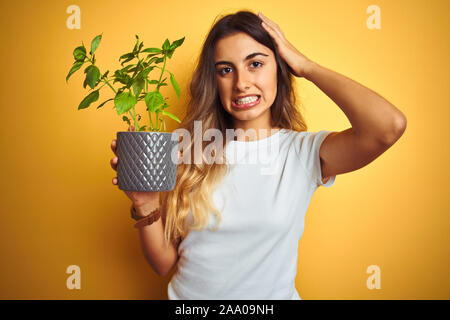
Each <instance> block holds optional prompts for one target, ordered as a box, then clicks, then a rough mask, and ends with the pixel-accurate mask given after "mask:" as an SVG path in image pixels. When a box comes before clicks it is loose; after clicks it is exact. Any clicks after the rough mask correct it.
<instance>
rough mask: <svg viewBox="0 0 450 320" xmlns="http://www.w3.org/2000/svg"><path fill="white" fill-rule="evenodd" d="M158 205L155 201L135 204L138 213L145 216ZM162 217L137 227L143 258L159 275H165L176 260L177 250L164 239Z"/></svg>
mask: <svg viewBox="0 0 450 320" xmlns="http://www.w3.org/2000/svg"><path fill="white" fill-rule="evenodd" d="M156 207H158V204H156V203H148V204H143V205H141V206H135V208H136V213H137V214H138V215H142V216H145V214H146V213H148V212H151V211H152V210H153V209H155V208H156ZM162 220H163V219H162V218H160V219H158V220H157V221H156V222H154V223H152V224H151V225H148V226H145V227H142V228H139V234H140V238H141V246H142V251H143V253H144V256H145V258H146V259H147V261H148V262H149V264H150V265H151V267H152V268H153V270H155V272H156V273H157V274H158V275H159V276H165V275H167V274H168V273H169V272H170V270H172V268H173V267H174V266H175V264H176V263H177V261H178V250H177V247H176V245H174V244H173V243H171V244H170V245H169V247H167V246H166V244H165V241H164V226H163V222H162Z"/></svg>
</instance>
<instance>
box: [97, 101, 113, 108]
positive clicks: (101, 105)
mask: <svg viewBox="0 0 450 320" xmlns="http://www.w3.org/2000/svg"><path fill="white" fill-rule="evenodd" d="M111 100H114V99H113V98H111V99H108V100H106V101H103V102H102V103H101V104H100V105H99V106H98V107H97V109H99V108H101V107H103V105H104V104H105V103H107V102H108V101H111Z"/></svg>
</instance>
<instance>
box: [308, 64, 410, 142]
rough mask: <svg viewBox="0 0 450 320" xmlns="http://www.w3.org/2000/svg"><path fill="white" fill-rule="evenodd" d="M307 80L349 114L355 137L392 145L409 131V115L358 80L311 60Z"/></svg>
mask: <svg viewBox="0 0 450 320" xmlns="http://www.w3.org/2000/svg"><path fill="white" fill-rule="evenodd" d="M304 77H305V78H306V79H307V80H309V81H311V82H313V83H314V84H315V85H316V86H317V87H319V88H320V89H321V90H322V91H323V92H324V93H325V94H326V95H327V96H328V97H330V99H332V100H333V101H334V102H335V103H336V104H337V105H338V106H339V108H340V109H341V110H342V111H343V112H344V113H345V115H346V116H347V118H348V120H349V121H350V123H351V125H352V131H353V132H354V134H356V135H358V136H360V137H364V138H367V139H374V140H378V141H380V142H382V143H384V144H386V145H392V144H393V143H394V142H395V141H397V140H398V139H399V138H400V136H401V135H402V134H403V132H404V131H405V128H406V117H405V115H404V114H403V113H402V112H401V111H400V110H399V109H397V108H396V107H395V106H394V105H392V104H391V103H390V102H389V101H387V100H386V99H384V98H383V97H382V96H380V95H378V94H377V93H376V92H374V91H372V90H370V89H369V88H366V87H364V86H363V85H361V84H359V83H357V82H356V81H354V80H352V79H349V78H347V77H345V76H343V75H341V74H339V73H337V72H334V71H332V70H329V69H327V68H325V67H322V66H320V65H319V64H317V63H315V62H313V61H309V62H308V63H307V65H306V67H305V68H304Z"/></svg>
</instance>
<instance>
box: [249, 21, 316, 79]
mask: <svg viewBox="0 0 450 320" xmlns="http://www.w3.org/2000/svg"><path fill="white" fill-rule="evenodd" d="M258 16H259V18H260V19H261V20H262V21H263V22H262V26H263V28H264V29H265V30H266V31H267V33H269V35H270V36H271V37H272V39H273V40H274V41H275V44H276V46H277V50H278V53H279V54H280V56H281V57H282V58H283V59H284V61H286V63H287V64H288V65H289V66H290V67H291V69H292V71H293V72H294V75H295V76H297V77H305V75H306V70H307V68H308V66H309V65H310V64H311V62H312V61H311V60H309V59H308V58H307V57H306V56H304V55H303V54H301V53H300V52H299V51H298V50H297V49H296V48H295V47H294V46H293V45H292V44H290V43H289V41H287V40H286V38H285V37H284V34H283V32H282V31H281V29H280V28H279V27H278V25H277V24H276V23H275V22H273V21H271V20H269V19H268V18H267V17H266V16H264V15H263V14H262V13H261V12H259V13H258Z"/></svg>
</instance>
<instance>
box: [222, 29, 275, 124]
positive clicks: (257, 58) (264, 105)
mask: <svg viewBox="0 0 450 320" xmlns="http://www.w3.org/2000/svg"><path fill="white" fill-rule="evenodd" d="M214 63H215V66H216V79H217V84H218V89H219V94H220V100H221V102H222V105H223V107H224V108H225V110H226V111H227V112H228V113H229V114H230V115H232V117H233V118H234V124H235V128H236V127H242V128H244V129H248V128H249V127H253V128H263V127H264V128H267V127H270V117H271V115H270V107H271V106H272V104H273V102H274V101H275V97H276V95H277V64H276V60H275V56H274V54H273V52H272V50H270V49H269V48H268V47H266V46H264V45H262V44H261V43H259V42H257V41H256V40H254V39H253V38H252V37H250V36H249V35H247V34H246V33H243V32H239V33H236V34H233V35H231V36H228V37H225V38H222V39H220V40H219V41H218V42H217V43H216V47H215V50H214ZM244 96H248V97H247V98H246V99H244V100H239V101H237V99H238V98H239V97H244ZM255 96H256V98H257V100H256V98H255ZM255 100H256V101H255Z"/></svg>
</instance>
